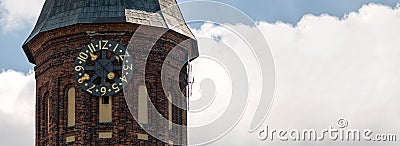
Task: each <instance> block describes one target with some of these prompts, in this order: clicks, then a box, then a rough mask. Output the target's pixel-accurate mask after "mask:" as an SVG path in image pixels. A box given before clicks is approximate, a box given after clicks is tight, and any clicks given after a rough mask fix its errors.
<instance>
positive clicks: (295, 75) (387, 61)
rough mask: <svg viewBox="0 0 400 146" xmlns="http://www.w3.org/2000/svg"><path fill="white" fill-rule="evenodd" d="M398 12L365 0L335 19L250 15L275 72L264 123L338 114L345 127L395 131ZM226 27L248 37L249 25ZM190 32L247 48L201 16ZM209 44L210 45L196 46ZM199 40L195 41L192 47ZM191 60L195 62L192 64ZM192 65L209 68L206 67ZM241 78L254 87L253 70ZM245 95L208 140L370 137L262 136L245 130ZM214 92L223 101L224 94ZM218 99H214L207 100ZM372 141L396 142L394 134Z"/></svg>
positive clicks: (300, 125) (303, 123)
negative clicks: (219, 134)
mask: <svg viewBox="0 0 400 146" xmlns="http://www.w3.org/2000/svg"><path fill="white" fill-rule="evenodd" d="M399 16H400V8H399V7H395V8H390V7H387V6H382V5H378V4H369V5H365V6H363V7H362V8H361V9H360V10H359V11H358V12H352V13H349V14H348V15H347V16H346V17H345V18H342V19H340V18H337V17H334V16H329V15H321V16H313V15H305V16H304V17H303V18H302V19H301V21H300V22H298V24H297V25H296V26H292V25H290V24H285V23H282V22H277V23H273V24H271V23H266V22H258V23H257V26H258V28H259V29H260V30H261V31H262V33H263V34H264V35H265V36H266V38H267V40H268V41H269V43H270V46H271V49H272V54H273V56H274V60H275V65H276V74H277V76H276V79H277V88H276V99H275V102H274V105H273V107H272V111H271V113H270V115H269V117H268V119H267V122H266V124H268V125H269V126H270V128H275V129H280V128H283V129H291V128H297V129H300V130H301V129H309V128H316V129H322V128H328V127H329V126H336V120H337V119H338V118H340V117H344V118H346V119H347V120H348V121H349V123H350V126H351V127H350V128H359V129H365V128H368V129H372V130H373V131H376V132H377V133H388V134H391V133H394V134H397V135H398V136H400V132H399V131H398V129H399V128H400V116H399V114H400V98H399V97H398V96H399V95H400V86H399V85H400V77H399V76H400V58H399V56H400V49H399V46H400V45H399V42H400V37H399V34H400V27H399V26H400V17H399ZM228 27H231V28H233V30H236V31H239V32H246V33H245V36H246V39H248V40H252V39H256V38H252V37H254V36H252V33H253V32H255V31H256V29H255V28H251V27H248V26H243V25H234V26H232V25H228ZM194 32H195V34H196V35H197V36H202V37H210V38H215V37H216V36H218V38H220V39H221V42H219V43H220V45H222V43H225V44H229V45H231V46H233V47H232V48H233V49H234V50H235V51H238V50H239V51H240V50H245V49H247V47H246V46H245V45H243V44H241V43H240V42H241V40H239V39H237V38H236V37H233V36H232V33H231V32H230V31H229V30H227V29H225V28H224V27H220V26H215V25H210V24H206V25H204V26H203V27H202V28H201V29H199V30H195V31H194ZM200 40H201V39H200ZM215 46H218V45H214V46H203V47H215ZM201 47H202V46H201V42H200V48H199V49H200V52H201V50H202V48H201ZM203 49H204V48H203ZM256 49H257V48H256ZM216 53H218V52H216ZM219 53H223V52H219ZM240 56H243V55H242V54H240ZM231 59H233V58H231ZM248 60H249V59H247V58H246V59H244V64H246V63H249V62H251V61H248ZM200 63H201V62H200ZM251 66H253V67H251ZM194 67H201V65H199V66H196V64H195V66H194ZM248 68H249V70H248V71H249V72H250V73H254V72H257V71H256V70H253V69H255V67H254V65H250V67H248ZM196 70H203V71H208V70H211V71H213V70H212V69H210V68H209V67H204V68H197V69H195V70H194V71H196ZM194 74H195V77H196V78H204V77H202V75H201V74H197V75H196V72H195V73H194ZM223 74H224V73H221V74H216V73H214V74H213V76H217V77H216V78H218V76H223ZM199 76H200V77H199ZM249 79H250V80H249V84H250V90H252V89H254V90H255V89H259V88H260V87H259V81H257V77H254V76H253V75H251V76H249ZM198 83H200V81H199V80H197V84H198ZM194 92H198V91H194ZM217 92H218V91H217ZM219 92H224V91H219ZM194 95H197V93H194ZM250 97H251V98H252V99H251V100H250V104H249V111H248V112H246V114H245V116H244V118H243V121H242V122H241V123H240V124H239V125H238V127H236V128H235V129H234V130H233V131H232V132H231V133H229V134H228V135H227V136H225V137H224V138H222V139H221V140H219V141H217V142H216V143H214V144H213V145H307V146H309V145H363V146H364V145H376V144H378V143H374V142H371V143H363V142H360V143H349V142H344V143H338V142H335V143H332V142H329V141H328V142H318V143H298V142H296V143H294V142H269V141H264V142H262V141H260V140H258V138H257V134H256V133H251V134H250V133H248V130H249V124H250V120H251V118H252V114H253V112H254V111H255V110H254V107H256V106H257V98H256V97H255V96H254V94H251V95H250ZM217 98H224V99H226V100H222V101H225V102H229V97H224V96H219V97H217ZM219 101H221V100H219ZM221 104H223V103H218V102H214V103H213V105H212V106H215V107H218V106H219V105H221ZM212 106H211V107H212ZM213 113H214V112H213ZM213 113H202V114H203V115H208V116H204V118H197V119H191V120H195V122H196V123H202V122H203V121H207V122H209V121H208V119H212V118H213V117H210V116H212V115H213ZM197 114H199V113H197ZM195 137H196V136H195ZM379 145H398V142H396V143H379Z"/></svg>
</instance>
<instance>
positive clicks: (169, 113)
mask: <svg viewBox="0 0 400 146" xmlns="http://www.w3.org/2000/svg"><path fill="white" fill-rule="evenodd" d="M167 97H168V101H169V102H168V120H169V130H171V129H172V94H171V92H168V95H167Z"/></svg>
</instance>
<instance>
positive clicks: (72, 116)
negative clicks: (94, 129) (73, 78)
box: [68, 87, 75, 127]
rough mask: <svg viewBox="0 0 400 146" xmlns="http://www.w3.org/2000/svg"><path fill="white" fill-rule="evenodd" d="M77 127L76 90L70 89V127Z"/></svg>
mask: <svg viewBox="0 0 400 146" xmlns="http://www.w3.org/2000/svg"><path fill="white" fill-rule="evenodd" d="M71 126H75V88H74V87H71V88H69V89H68V127H71Z"/></svg>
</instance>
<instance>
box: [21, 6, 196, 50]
mask: <svg viewBox="0 0 400 146" xmlns="http://www.w3.org/2000/svg"><path fill="white" fill-rule="evenodd" d="M110 22H130V23H137V24H143V25H150V26H157V27H164V28H170V29H173V30H175V31H177V32H179V33H182V34H183V35H186V36H188V37H192V38H194V37H193V35H192V33H191V32H190V30H189V29H188V28H187V26H186V25H184V26H182V25H179V26H176V25H177V24H184V20H183V17H182V14H181V13H180V10H179V7H178V6H177V5H176V1H175V0H46V1H45V4H44V6H43V9H42V12H41V14H40V16H39V19H38V21H37V23H36V26H35V28H34V29H33V31H32V33H31V34H30V36H29V37H28V39H27V40H26V42H25V43H24V45H25V44H26V43H27V42H29V41H30V40H31V39H32V38H33V37H35V36H36V35H37V34H39V33H40V32H45V31H49V30H53V29H57V28H61V27H65V26H69V25H73V24H79V23H110Z"/></svg>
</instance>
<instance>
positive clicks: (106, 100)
mask: <svg viewBox="0 0 400 146" xmlns="http://www.w3.org/2000/svg"><path fill="white" fill-rule="evenodd" d="M103 104H110V97H108V96H106V97H103Z"/></svg>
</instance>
